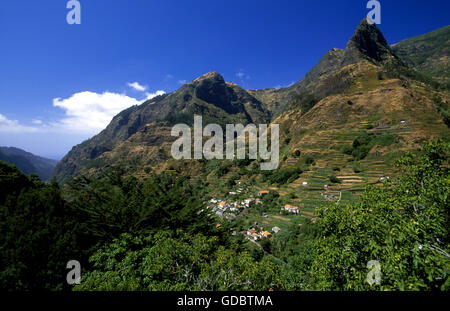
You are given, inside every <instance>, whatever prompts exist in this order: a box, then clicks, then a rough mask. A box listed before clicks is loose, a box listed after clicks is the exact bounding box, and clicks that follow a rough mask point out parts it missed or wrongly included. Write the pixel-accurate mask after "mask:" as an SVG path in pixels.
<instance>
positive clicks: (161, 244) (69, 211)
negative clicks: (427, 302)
mask: <svg viewBox="0 0 450 311" xmlns="http://www.w3.org/2000/svg"><path fill="white" fill-rule="evenodd" d="M448 156H449V144H448V143H444V142H442V141H433V142H431V143H428V144H426V146H425V147H424V148H423V150H422V151H421V153H420V154H419V155H413V154H406V155H405V156H404V157H403V158H402V159H401V161H400V162H399V165H401V166H403V167H404V168H405V172H407V173H405V175H404V176H403V177H401V178H399V179H395V180H393V181H387V182H385V184H384V185H383V186H378V187H369V188H368V189H367V190H366V192H365V193H364V195H363V196H362V197H361V200H360V201H358V202H355V203H352V204H348V205H345V204H341V203H329V205H327V206H324V207H322V208H320V209H319V211H318V215H319V217H318V219H317V222H312V221H309V220H306V222H303V223H302V224H301V225H299V224H298V223H296V222H295V221H293V222H292V223H291V225H290V227H289V228H287V229H284V230H282V231H280V232H278V233H277V234H275V235H274V236H273V237H272V238H270V239H264V240H262V241H261V242H260V244H259V246H258V245H256V244H255V243H251V242H249V241H246V240H245V239H243V238H242V236H240V235H237V236H232V235H231V234H230V230H231V228H233V227H234V228H235V229H239V230H241V229H242V228H243V227H242V224H241V225H240V224H239V221H237V222H236V223H228V222H222V226H221V227H220V228H217V227H216V226H215V224H216V219H214V218H213V217H212V216H211V215H209V214H208V212H206V211H207V210H206V209H205V208H204V204H203V199H202V192H201V189H198V188H196V187H194V186H192V185H191V183H190V182H189V178H188V177H182V176H171V175H164V174H163V175H152V176H151V178H149V179H148V180H146V181H143V182H141V181H137V180H136V179H134V178H132V177H124V176H123V172H122V171H121V170H120V169H117V168H116V169H111V170H109V171H107V172H105V176H104V178H102V179H96V180H91V179H88V178H85V177H81V178H77V179H74V180H72V181H71V182H70V183H69V184H67V185H66V186H64V187H63V188H60V187H59V186H58V184H56V183H55V182H52V183H49V184H45V183H42V182H40V181H39V180H38V178H37V177H36V176H28V177H27V176H25V175H23V174H22V173H20V172H19V171H18V170H17V169H16V168H15V167H13V166H10V165H8V164H6V163H3V162H0V234H1V240H0V288H1V289H3V290H5V289H7V290H15V289H19V290H35V289H51V290H55V289H56V290H58V289H69V287H68V285H66V284H65V278H66V273H67V269H66V267H65V265H66V263H67V262H68V261H69V260H72V259H77V260H79V261H80V262H81V264H82V271H83V272H82V283H81V284H80V285H77V286H75V287H74V289H75V290H269V289H274V290H448V289H449V286H450V278H449V271H450V255H449V253H450V243H449V242H450V241H449V232H448V230H449V212H448V206H449V191H450V179H449V172H448V158H449V157H448ZM222 165H223V163H220V164H219V163H218V166H217V168H218V167H221V166H222ZM228 165H229V164H225V166H228ZM292 172H293V171H292ZM292 172H291V171H289V172H288V171H284V170H280V171H276V172H274V174H273V175H274V176H275V177H270V176H269V175H268V176H266V177H267V178H274V181H277V180H283V181H284V180H289V179H290V178H292V176H294V177H295V176H296V173H298V171H296V172H294V173H292ZM291 173H292V174H291ZM287 176H289V177H287ZM280 200H281V197H280V195H279V193H277V192H275V191H270V192H269V194H268V195H266V196H265V197H264V198H263V202H264V205H258V206H254V207H253V208H254V209H255V211H257V212H258V213H264V212H265V211H266V210H268V209H269V210H270V209H271V208H273V209H279V205H280V204H281V201H280ZM372 260H377V261H379V263H380V268H381V278H380V282H379V284H373V285H370V284H369V283H368V282H367V277H368V273H369V272H370V269H368V266H367V264H368V262H369V261H372Z"/></svg>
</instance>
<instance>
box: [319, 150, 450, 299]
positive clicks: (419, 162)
mask: <svg viewBox="0 0 450 311" xmlns="http://www.w3.org/2000/svg"><path fill="white" fill-rule="evenodd" d="M448 155H449V145H448V144H444V143H442V142H433V143H430V144H428V145H426V146H425V148H424V150H423V155H422V156H421V157H420V158H418V159H417V158H416V157H414V156H413V155H411V154H408V155H407V156H405V157H404V158H403V159H402V161H401V162H400V164H401V165H404V166H406V167H407V168H408V174H405V175H404V176H403V177H402V178H400V179H398V180H397V181H395V182H394V183H393V184H389V183H387V184H385V185H384V186H383V187H370V188H368V189H367V190H366V192H365V194H364V195H363V196H362V199H361V201H360V202H357V203H354V204H351V205H344V206H342V205H336V204H331V205H329V206H327V207H324V208H322V209H321V210H320V211H319V219H320V220H319V222H318V225H319V231H320V236H319V238H318V240H317V248H316V258H315V262H314V264H313V269H312V270H313V271H312V273H313V275H314V276H315V278H316V281H317V285H316V286H317V288H318V289H321V290H369V289H376V290H430V289H441V290H448V289H449V286H450V255H449V252H450V244H449V242H450V241H449V211H448V207H449V206H450V204H449V203H450V202H449V201H450V193H449V192H450V179H449V172H448V166H444V165H443V162H444V161H446V165H448ZM370 260H378V261H379V262H380V265H381V274H382V276H381V283H380V284H379V285H372V287H371V286H370V285H369V284H368V283H367V282H366V277H367V273H368V269H367V267H366V265H367V263H368V262H369V261H370Z"/></svg>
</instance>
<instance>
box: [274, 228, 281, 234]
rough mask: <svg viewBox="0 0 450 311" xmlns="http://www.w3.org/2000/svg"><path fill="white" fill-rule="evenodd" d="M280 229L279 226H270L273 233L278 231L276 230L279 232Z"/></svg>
mask: <svg viewBox="0 0 450 311" xmlns="http://www.w3.org/2000/svg"><path fill="white" fill-rule="evenodd" d="M280 231H281V228H279V227H273V228H272V232H273V233H278V232H280Z"/></svg>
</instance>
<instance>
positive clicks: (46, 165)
mask: <svg viewBox="0 0 450 311" xmlns="http://www.w3.org/2000/svg"><path fill="white" fill-rule="evenodd" d="M0 160H1V161H5V162H8V163H10V164H14V165H15V166H17V168H18V169H19V170H21V171H22V172H23V173H24V174H26V175H29V174H36V175H38V176H39V178H40V179H41V180H44V181H47V180H49V179H50V178H51V176H52V173H53V169H54V168H55V166H56V164H57V163H58V161H56V160H51V159H46V158H42V157H39V156H36V155H34V154H32V153H29V152H26V151H24V150H22V149H19V148H14V147H0Z"/></svg>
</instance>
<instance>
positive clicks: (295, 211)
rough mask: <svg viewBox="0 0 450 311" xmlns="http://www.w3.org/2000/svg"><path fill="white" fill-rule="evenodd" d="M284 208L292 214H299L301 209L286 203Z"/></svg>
mask: <svg viewBox="0 0 450 311" xmlns="http://www.w3.org/2000/svg"><path fill="white" fill-rule="evenodd" d="M281 209H282V210H285V211H287V212H289V213H291V214H297V215H298V214H299V213H300V210H299V208H298V207H297V206H292V205H289V204H288V205H285V206H284V207H282V208H281Z"/></svg>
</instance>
